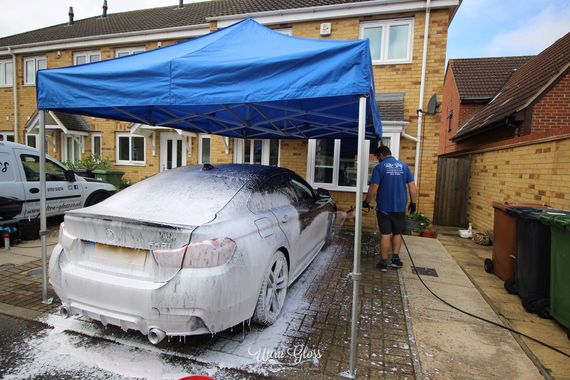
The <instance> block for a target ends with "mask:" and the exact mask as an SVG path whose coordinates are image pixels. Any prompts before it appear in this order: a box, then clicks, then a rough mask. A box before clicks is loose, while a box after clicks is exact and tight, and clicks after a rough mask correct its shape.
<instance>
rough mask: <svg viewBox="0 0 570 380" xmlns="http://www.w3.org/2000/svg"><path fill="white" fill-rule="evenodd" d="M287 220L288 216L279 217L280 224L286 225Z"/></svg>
mask: <svg viewBox="0 0 570 380" xmlns="http://www.w3.org/2000/svg"><path fill="white" fill-rule="evenodd" d="M288 220H289V215H287V214H285V215H283V216H282V217H281V223H287V221H288Z"/></svg>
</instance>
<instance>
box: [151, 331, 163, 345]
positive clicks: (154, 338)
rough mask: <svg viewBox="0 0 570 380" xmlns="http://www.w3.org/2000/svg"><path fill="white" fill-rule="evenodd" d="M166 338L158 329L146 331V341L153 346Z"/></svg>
mask: <svg viewBox="0 0 570 380" xmlns="http://www.w3.org/2000/svg"><path fill="white" fill-rule="evenodd" d="M165 337H166V333H165V332H164V331H162V330H160V329H150V330H149V331H148V341H149V342H150V343H152V344H154V345H157V344H159V343H160V342H162V340H163V339H164V338H165Z"/></svg>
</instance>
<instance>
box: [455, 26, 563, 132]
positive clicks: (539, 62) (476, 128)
mask: <svg viewBox="0 0 570 380" xmlns="http://www.w3.org/2000/svg"><path fill="white" fill-rule="evenodd" d="M569 67H570V33H567V34H566V35H565V36H564V37H561V38H560V39H559V40H558V41H556V42H555V43H553V44H552V45H550V46H549V47H548V48H546V49H545V50H544V51H542V52H541V53H540V54H538V55H537V56H535V57H533V58H531V59H530V60H529V61H528V62H527V63H526V64H524V65H522V66H520V68H519V69H518V70H517V71H516V72H515V73H514V74H513V75H512V76H511V77H510V79H509V80H508V81H507V82H506V83H505V85H504V86H503V87H502V88H501V89H500V91H499V92H498V94H497V95H496V96H495V98H493V100H492V101H491V102H490V103H489V104H487V105H486V106H485V107H483V108H482V109H480V110H479V111H477V112H476V113H474V114H473V116H472V117H471V118H470V119H468V120H467V121H466V122H465V123H464V124H463V125H462V126H461V127H460V128H459V130H458V132H457V134H456V135H455V136H454V137H453V139H454V140H461V139H464V138H466V137H468V136H470V135H472V134H474V133H478V132H480V131H481V130H482V129H484V128H486V127H488V126H489V125H492V124H493V123H496V122H497V121H500V120H502V119H504V118H506V117H508V116H510V115H512V114H513V113H515V112H518V111H520V110H522V109H524V108H525V107H527V106H528V103H529V102H530V101H532V100H533V99H534V98H535V97H537V96H539V95H540V94H541V93H542V92H543V91H544V90H545V89H546V86H547V85H548V84H549V83H550V82H551V81H553V80H555V79H556V78H558V77H560V76H561V75H562V74H563V73H565V72H568V70H569Z"/></svg>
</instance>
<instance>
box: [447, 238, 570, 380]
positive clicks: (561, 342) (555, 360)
mask: <svg viewBox="0 0 570 380" xmlns="http://www.w3.org/2000/svg"><path fill="white" fill-rule="evenodd" d="M438 230H440V232H443V233H440V234H439V237H438V240H440V241H441V242H442V244H443V245H444V246H445V247H446V248H447V250H448V252H449V254H450V255H451V256H452V257H453V258H454V260H456V262H457V263H458V264H459V266H460V267H461V268H462V270H463V271H464V272H465V273H466V275H467V276H468V277H469V278H470V279H471V281H472V282H474V283H475V284H476V286H477V288H478V289H479V291H480V292H481V293H482V294H483V295H484V296H485V299H486V301H487V302H488V303H489V304H490V305H491V306H492V307H493V309H494V310H495V311H496V312H497V313H498V314H499V315H501V316H502V317H503V318H504V321H505V323H507V324H509V325H510V326H511V327H512V328H514V329H516V330H519V331H521V332H523V333H526V334H528V335H529V336H532V337H534V338H537V339H539V340H541V341H544V342H546V343H548V344H551V345H553V346H555V347H557V348H559V349H561V350H562V351H564V352H566V353H570V340H568V339H567V338H566V331H565V329H564V328H563V327H562V326H561V325H559V324H558V323H557V322H555V321H553V320H545V319H541V318H539V317H538V316H537V315H535V314H531V313H528V312H526V311H525V310H524V308H523V307H522V305H521V300H520V298H519V297H518V296H517V295H511V294H508V293H507V292H506V290H504V288H503V281H502V280H501V279H499V278H498V277H496V276H495V275H493V274H489V273H486V272H485V271H484V269H483V260H484V259H485V258H491V257H492V247H485V246H480V245H477V244H475V243H473V241H471V240H463V239H460V238H457V237H456V236H455V235H454V234H453V233H449V232H450V231H451V232H453V230H452V229H451V228H447V227H442V228H438ZM517 339H518V341H519V344H520V345H521V347H523V349H525V350H526V351H527V353H528V355H529V357H531V358H532V359H533V361H535V364H537V365H538V366H539V368H540V370H541V371H542V374H543V376H544V377H545V378H547V379H553V378H554V379H570V359H568V358H567V357H565V356H563V355H561V354H559V353H557V352H555V351H552V350H550V349H548V348H546V347H544V346H541V345H539V344H537V343H533V342H531V341H530V340H528V339H526V338H517Z"/></svg>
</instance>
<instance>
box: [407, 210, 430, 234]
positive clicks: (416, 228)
mask: <svg viewBox="0 0 570 380" xmlns="http://www.w3.org/2000/svg"><path fill="white" fill-rule="evenodd" d="M430 224H431V220H430V219H429V218H428V217H427V216H426V215H425V214H423V213H421V212H416V213H413V214H410V215H408V216H407V217H406V231H405V232H406V234H407V235H411V234H412V233H414V232H416V233H419V232H420V231H422V230H423V229H425V228H426V227H427V226H429V225H430Z"/></svg>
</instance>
